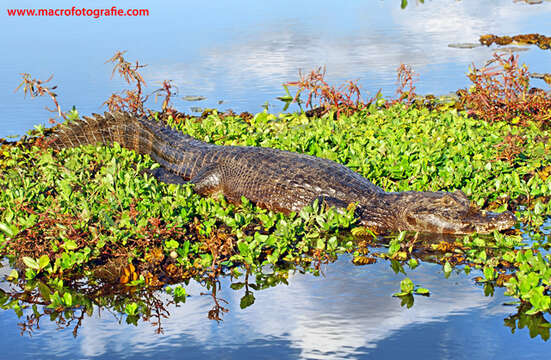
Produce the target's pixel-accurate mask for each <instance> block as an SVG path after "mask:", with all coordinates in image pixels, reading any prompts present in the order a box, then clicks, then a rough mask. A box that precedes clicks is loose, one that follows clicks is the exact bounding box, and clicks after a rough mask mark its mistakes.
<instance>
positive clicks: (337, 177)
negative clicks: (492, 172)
mask: <svg viewBox="0 0 551 360" xmlns="http://www.w3.org/2000/svg"><path fill="white" fill-rule="evenodd" d="M49 141H50V144H51V145H50V146H51V147H53V148H55V149H61V148H66V147H76V146H80V145H85V144H97V143H102V144H106V145H109V144H112V143H113V142H117V143H119V144H120V145H121V146H123V147H125V148H127V149H131V150H134V151H136V152H138V153H140V154H148V155H149V156H151V158H152V159H153V160H154V161H156V162H158V163H159V164H160V165H161V167H160V168H157V169H156V170H155V172H154V174H153V175H155V176H156V177H157V178H158V179H159V180H161V181H164V182H168V183H185V182H190V183H192V184H194V190H195V191H196V192H197V193H199V194H201V195H208V194H219V193H222V194H224V196H225V197H226V198H227V199H228V200H229V201H230V202H233V203H239V202H240V201H241V197H242V196H244V197H245V198H247V199H249V200H250V201H251V202H253V203H255V204H256V205H258V206H260V207H263V208H266V209H269V210H274V211H280V212H284V213H289V212H293V211H294V212H297V211H300V209H302V208H303V207H304V206H307V205H309V204H312V203H313V202H314V200H316V199H318V200H319V201H321V202H322V203H324V204H326V205H327V206H334V207H336V208H337V209H340V210H342V209H344V208H347V206H348V205H349V204H350V203H356V204H357V205H356V210H355V212H356V215H357V216H358V218H359V223H360V224H361V225H364V226H366V227H368V228H370V229H372V230H374V231H375V232H377V233H388V232H394V231H402V230H411V231H419V232H428V233H442V234H468V233H474V232H477V233H488V232H491V231H494V230H504V229H508V228H510V227H512V226H513V225H514V224H515V223H516V218H515V216H514V215H513V213H511V212H509V211H506V212H502V213H493V212H488V211H482V210H480V209H478V207H476V206H474V205H473V204H471V202H470V201H469V199H468V198H467V196H466V195H465V194H464V193H463V192H461V191H455V192H442V191H437V192H417V191H405V192H385V191H384V190H383V189H382V188H380V187H378V186H376V185H374V184H373V183H371V182H370V181H369V180H367V179H366V178H364V177H362V176H361V175H359V174H357V173H356V172H354V171H352V170H350V169H349V168H347V167H345V166H343V165H341V164H338V163H336V162H334V161H331V160H327V159H323V158H319V157H315V156H310V155H305V154H300V153H295V152H290V151H283V150H277V149H271V148H264V147H251V146H221V145H214V144H209V143H206V142H203V141H200V140H197V139H195V138H193V137H191V136H189V135H185V134H183V133H181V132H178V131H176V130H172V129H171V128H169V127H168V126H165V125H163V124H162V123H160V122H157V121H154V120H149V119H146V118H137V117H135V116H132V115H130V114H128V113H124V112H116V113H105V114H104V115H97V114H94V115H93V117H84V118H83V119H80V120H76V121H73V122H71V123H69V124H67V125H62V126H60V128H58V129H57V130H55V131H54V133H53V134H52V135H51V136H50V139H49Z"/></svg>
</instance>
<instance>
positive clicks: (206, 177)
mask: <svg viewBox="0 0 551 360" xmlns="http://www.w3.org/2000/svg"><path fill="white" fill-rule="evenodd" d="M189 182H190V183H192V184H194V185H195V187H194V190H195V192H196V193H198V194H200V195H209V194H213V193H217V192H221V191H222V172H221V171H220V167H219V166H218V164H210V165H207V166H205V167H203V168H201V170H199V172H198V173H197V174H196V175H195V176H194V177H193V178H192V179H191V180H190V181H189Z"/></svg>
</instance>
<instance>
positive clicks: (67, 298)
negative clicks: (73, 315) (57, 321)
mask: <svg viewBox="0 0 551 360" xmlns="http://www.w3.org/2000/svg"><path fill="white" fill-rule="evenodd" d="M63 303H65V306H69V307H71V306H73V297H72V296H71V293H68V292H66V293H65V294H63Z"/></svg>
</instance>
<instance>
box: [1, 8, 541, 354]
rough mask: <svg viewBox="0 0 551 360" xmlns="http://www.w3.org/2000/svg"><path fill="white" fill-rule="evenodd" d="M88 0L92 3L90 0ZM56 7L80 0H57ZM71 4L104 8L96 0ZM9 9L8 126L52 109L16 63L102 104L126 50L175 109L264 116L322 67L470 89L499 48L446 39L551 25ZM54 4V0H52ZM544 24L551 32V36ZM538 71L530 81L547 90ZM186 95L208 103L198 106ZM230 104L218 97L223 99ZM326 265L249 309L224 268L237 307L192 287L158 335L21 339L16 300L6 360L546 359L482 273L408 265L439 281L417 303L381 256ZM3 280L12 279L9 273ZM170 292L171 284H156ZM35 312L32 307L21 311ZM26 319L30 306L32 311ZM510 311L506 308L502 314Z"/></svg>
mask: <svg viewBox="0 0 551 360" xmlns="http://www.w3.org/2000/svg"><path fill="white" fill-rule="evenodd" d="M88 3H89V4H88ZM55 4H56V5H55V6H57V7H60V8H63V7H71V6H73V5H74V2H69V1H57V2H56V3H55ZM91 4H92V3H91V2H86V4H84V3H80V4H78V6H81V5H82V6H90V7H92V6H94V7H97V8H103V7H106V8H110V7H111V6H113V5H114V4H115V3H114V2H112V1H111V2H108V1H94V2H93V5H91ZM2 5H3V9H1V11H2V12H3V13H2V15H0V16H1V21H0V34H2V35H0V45H1V48H2V49H4V50H3V52H2V55H1V56H0V92H1V94H2V97H1V98H0V109H1V111H2V118H1V121H0V137H3V136H7V135H10V134H22V133H24V132H26V131H27V130H29V129H30V128H32V126H33V125H35V124H40V123H46V121H47V119H48V117H49V116H50V114H49V113H47V112H46V111H45V110H44V106H46V105H50V104H49V102H48V101H47V100H44V99H33V100H29V99H23V96H22V94H21V93H16V94H14V93H13V90H14V89H15V87H16V86H17V85H18V83H19V73H22V72H28V73H31V74H32V75H33V76H35V77H39V78H42V79H45V78H48V77H49V76H50V75H51V74H54V80H53V81H52V83H54V84H57V85H58V86H59V89H57V90H56V92H57V93H58V94H59V99H60V102H61V105H62V107H63V108H64V109H68V108H70V107H71V106H73V105H75V106H77V108H78V109H79V111H80V112H81V113H84V114H88V113H91V112H99V111H103V110H104V109H103V108H102V106H101V104H102V102H103V101H105V100H106V98H107V97H108V95H109V94H110V93H112V92H113V91H118V90H120V89H122V88H123V87H124V84H123V83H122V82H121V81H120V80H118V79H110V75H111V67H110V65H107V64H105V61H106V59H108V58H109V57H111V56H112V55H113V53H114V52H115V51H117V50H127V51H128V53H127V58H128V59H129V60H135V59H139V60H140V62H143V63H146V64H148V66H147V68H145V69H144V71H143V74H144V77H145V80H146V82H147V84H148V89H149V91H150V92H151V91H153V90H155V89H156V88H157V87H158V85H159V83H160V82H161V81H162V80H164V79H170V80H173V81H174V83H175V84H176V85H177V86H178V88H179V90H180V91H179V98H178V99H176V101H175V105H176V107H177V108H179V109H181V110H184V111H190V107H191V106H201V107H217V108H221V109H227V108H231V109H233V110H235V111H250V112H256V111H259V110H261V108H260V105H262V104H263V103H265V102H266V101H267V102H268V103H269V104H270V105H271V106H272V107H273V108H272V110H273V111H279V110H281V104H280V103H279V102H278V101H277V100H275V97H276V96H278V95H282V94H283V90H282V87H281V84H282V83H284V82H286V81H292V80H295V79H296V78H297V75H298V71H299V69H303V70H309V69H313V68H316V67H318V66H322V65H325V66H326V67H327V75H328V78H329V80H330V81H332V82H339V81H343V80H346V79H359V81H360V84H361V86H362V89H363V91H364V93H365V94H366V95H371V96H372V95H374V94H375V93H376V92H377V90H378V89H383V92H384V93H385V94H386V95H393V93H394V91H395V71H396V68H397V67H398V66H399V65H400V63H407V64H410V65H412V66H413V67H414V69H415V70H416V71H417V72H418V73H419V74H420V78H419V82H418V83H417V88H418V91H419V92H421V93H436V94H444V93H447V92H449V91H453V90H455V89H457V88H460V87H465V86H467V85H468V84H467V80H466V77H465V72H466V71H467V69H468V66H469V64H471V63H473V62H474V63H476V64H482V63H483V62H484V61H485V60H487V59H488V58H489V57H490V56H491V54H492V52H493V49H488V48H483V47H478V48H475V49H454V48H450V47H448V44H450V43H464V42H476V41H477V39H478V37H479V36H480V35H481V34H486V33H495V34H500V35H514V34H518V33H536V32H537V33H543V34H546V35H550V34H549V33H548V31H549V24H550V23H549V19H550V18H551V3H550V2H548V1H545V2H543V3H542V4H539V5H527V4H525V3H522V2H518V3H514V2H512V1H510V0H507V1H492V0H487V1H483V2H482V1H478V0H477V1H475V0H473V1H444V0H442V1H425V4H416V3H415V2H414V1H410V5H409V6H408V7H407V8H406V9H405V10H402V9H400V1H398V0H395V1H390V0H385V1H380V0H377V1H375V0H374V1H362V2H359V1H358V2H356V1H347V2H344V3H343V2H335V1H324V0H317V1H287V0H282V1H278V2H277V5H270V6H268V5H266V4H265V3H264V2H262V1H236V2H232V3H231V6H229V5H228V4H227V3H225V2H214V1H213V2H210V3H209V2H196V1H194V2H191V1H189V2H188V1H163V2H152V1H117V2H116V6H118V7H119V8H127V7H133V8H147V9H149V10H150V16H149V17H147V18H144V17H141V18H101V19H99V20H95V19H90V18H78V17H74V18H21V17H19V18H16V17H8V16H7V15H6V12H5V8H11V7H13V8H15V7H17V8H26V7H27V8H35V7H36V8H38V7H44V6H46V5H44V3H43V2H41V1H14V0H7V1H4V2H3V3H2ZM48 6H53V5H48ZM546 31H547V33H546ZM519 54H520V56H521V61H524V62H526V63H528V64H529V66H530V69H531V70H532V71H535V72H550V69H549V64H550V62H549V60H550V54H551V52H549V51H547V52H544V51H542V50H539V49H537V48H535V47H532V48H529V50H528V51H523V52H521V53H519ZM537 81H538V80H534V85H536V86H544V85H543V83H538V82H537ZM186 95H202V96H205V97H207V100H204V101H201V102H196V103H190V102H186V101H184V100H183V99H182V97H183V96H186ZM220 100H222V101H223V103H222V104H221V105H219V104H218V102H219V101H220ZM324 274H325V276H321V277H314V276H312V275H309V274H298V273H297V274H295V275H292V276H291V277H290V278H289V285H288V286H286V285H280V286H277V287H274V288H270V289H267V290H263V291H258V292H254V296H255V298H256V300H255V303H254V304H253V305H252V306H250V307H247V308H246V309H241V308H240V305H239V304H240V298H241V297H242V296H243V292H244V290H237V291H234V290H231V289H230V288H229V286H228V285H229V282H228V281H229V280H227V279H222V284H221V285H222V290H221V293H220V294H219V295H220V296H221V297H222V298H224V299H226V300H227V301H228V302H229V303H228V305H226V306H227V307H228V309H229V312H228V313H227V314H225V315H224V316H223V321H222V322H219V323H217V322H215V321H211V320H208V319H207V313H208V311H209V309H210V308H211V307H212V305H213V304H212V299H211V298H210V297H209V296H202V295H200V294H201V292H203V291H205V289H203V288H202V287H201V286H200V285H199V284H197V283H192V284H191V285H189V286H186V290H187V292H188V294H190V295H191V297H190V298H189V299H188V300H187V302H186V303H185V304H183V305H181V306H179V307H176V306H174V305H172V306H170V307H169V309H168V310H169V312H170V316H169V317H168V318H167V319H164V320H163V321H162V327H163V330H164V334H162V335H157V334H156V333H155V327H154V326H152V325H151V323H143V322H140V323H138V325H137V326H134V325H128V324H126V323H125V321H124V318H123V319H122V320H119V318H120V316H119V315H117V314H111V313H109V312H108V311H103V312H102V313H101V316H100V315H98V313H97V312H96V313H95V314H94V315H93V316H92V317H91V318H86V319H84V321H83V322H82V324H81V326H80V329H79V331H78V335H77V337H76V338H75V337H73V334H72V329H73V327H74V326H70V327H69V328H68V329H58V328H57V325H56V324H54V323H52V322H49V321H48V320H47V319H46V318H43V319H42V320H41V322H40V329H38V330H36V331H35V332H34V333H33V335H32V336H29V335H28V334H24V335H20V330H21V329H20V328H19V327H18V326H17V323H18V322H21V321H22V319H18V318H17V317H16V316H15V314H14V313H13V312H12V311H3V312H1V313H0V323H1V325H2V327H1V329H2V330H0V333H1V335H2V336H1V337H0V344H1V346H2V349H3V351H2V352H1V353H0V358H14V359H15V358H17V359H31V358H32V359H35V358H53V357H56V358H62V359H63V358H66V359H75V358H98V359H113V358H132V359H134V358H166V359H176V358H178V359H180V358H184V359H194V358H205V357H206V358H214V357H216V358H219V359H233V358H266V359H271V358H274V359H275V358H277V359H281V358H322V359H332V358H369V357H371V358H377V359H379V358H397V357H403V358H406V357H407V358H409V357H415V358H424V359H446V358H450V359H462V358H465V359H467V358H468V359H494V358H495V359H519V358H536V356H537V357H540V358H544V357H547V356H548V354H549V351H550V350H551V346H550V343H549V342H546V341H545V340H543V339H542V337H541V336H540V335H537V334H532V335H533V336H534V337H532V336H531V334H530V331H529V330H528V329H527V328H523V329H517V330H516V331H515V333H514V334H512V331H511V328H510V327H508V326H505V320H506V319H507V318H509V317H510V316H512V315H513V314H515V313H516V309H515V308H514V307H507V306H504V305H503V303H504V302H506V301H509V300H510V299H508V298H507V297H505V296H503V295H502V293H501V292H499V290H496V294H495V295H494V296H493V297H491V296H490V297H487V296H485V295H484V291H483V289H482V288H481V287H479V286H477V285H475V284H474V282H473V280H472V277H474V275H469V276H468V275H465V274H452V275H451V276H450V278H449V279H445V278H444V276H443V274H442V272H441V267H440V266H437V265H431V264H423V265H421V266H420V267H419V268H418V269H416V270H415V271H411V272H408V276H409V277H410V278H412V280H413V281H414V282H415V283H416V284H419V285H422V286H424V287H427V288H429V289H430V290H431V292H432V295H431V297H429V298H423V297H416V298H415V305H414V306H413V307H412V308H411V309H407V308H405V307H402V306H400V300H399V299H396V298H392V297H391V294H392V293H394V292H396V291H397V290H398V289H399V282H400V280H401V279H402V278H403V277H404V275H403V274H402V275H396V274H394V272H392V270H391V269H390V267H389V264H388V263H386V262H379V263H377V264H375V265H370V266H363V267H355V266H353V265H352V264H351V262H350V258H348V257H347V256H343V257H341V258H340V259H339V260H338V261H337V262H336V263H334V264H329V265H327V266H325V267H324ZM2 286H3V287H6V286H8V285H7V284H2ZM159 296H161V297H162V295H159ZM26 314H28V313H26ZM23 319H24V318H23ZM510 322H511V321H510V320H509V323H510Z"/></svg>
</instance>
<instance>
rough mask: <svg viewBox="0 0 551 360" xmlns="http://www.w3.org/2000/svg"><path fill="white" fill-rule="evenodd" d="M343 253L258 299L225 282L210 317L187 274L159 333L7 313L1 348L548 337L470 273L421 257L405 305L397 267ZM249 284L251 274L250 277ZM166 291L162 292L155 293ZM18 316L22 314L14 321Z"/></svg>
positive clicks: (462, 346) (537, 347) (336, 349)
mask: <svg viewBox="0 0 551 360" xmlns="http://www.w3.org/2000/svg"><path fill="white" fill-rule="evenodd" d="M350 260H351V259H350V258H349V257H348V256H342V257H341V258H340V259H339V260H338V261H337V262H336V263H333V264H330V265H328V266H324V268H323V269H324V273H325V276H321V277H314V276H312V275H309V274H299V273H297V274H294V275H291V276H290V278H289V285H288V286H287V285H279V286H276V287H273V288H269V289H265V290H261V291H253V294H254V296H255V303H254V304H253V305H251V306H249V307H247V308H245V309H241V308H240V305H239V304H240V298H241V297H242V296H243V295H244V293H245V289H244V288H243V289H240V290H231V289H230V288H229V286H228V285H229V283H228V280H227V279H223V280H222V284H221V286H222V291H221V292H219V293H218V296H219V297H221V298H223V299H225V300H227V301H228V304H227V305H226V304H224V306H226V307H227V308H228V309H229V312H228V313H226V314H225V315H223V316H222V318H223V321H221V322H215V321H212V320H208V319H207V313H208V311H209V310H210V309H211V308H212V306H213V301H212V298H211V297H210V296H205V295H201V293H203V292H206V290H205V289H204V288H203V287H202V286H200V285H199V284H197V283H195V282H192V283H191V284H190V285H189V286H186V290H187V293H188V294H189V295H190V297H189V298H188V300H187V301H186V303H185V304H183V305H181V306H179V307H175V306H169V308H168V310H169V312H170V316H169V317H168V318H167V319H162V322H161V324H162V328H163V331H164V333H163V334H162V335H157V334H156V333H155V330H156V328H157V327H156V326H155V325H152V324H151V323H148V322H140V323H138V326H134V325H128V324H126V323H125V321H124V319H123V320H122V321H121V323H119V321H118V320H117V319H116V318H115V316H114V315H112V314H110V313H109V312H107V311H104V312H103V313H101V316H98V315H97V314H96V315H94V316H93V317H92V318H87V317H86V318H85V319H84V321H83V322H82V325H81V327H80V328H79V330H78V336H77V337H76V338H74V337H73V335H72V330H73V328H74V324H75V323H73V325H72V326H69V328H67V329H64V330H59V329H57V326H56V325H55V324H53V323H51V322H49V321H47V319H42V320H41V324H40V327H41V328H40V330H36V331H35V332H34V334H33V336H32V337H29V336H28V335H23V336H21V335H20V329H19V328H18V327H16V326H15V324H14V323H15V322H16V321H17V319H16V318H15V316H14V315H12V313H11V312H10V313H3V314H2V316H1V317H0V321H1V325H2V328H3V330H2V333H3V336H2V339H3V340H2V342H3V343H4V344H10V346H9V347H7V348H5V350H4V353H3V355H4V356H6V357H8V356H10V357H15V358H19V359H31V358H36V357H37V356H40V355H42V356H44V355H45V354H47V355H49V356H54V355H55V357H57V358H60V359H74V358H90V359H113V358H132V359H146V358H163V359H181V358H185V359H201V358H215V357H216V358H221V359H234V358H254V359H281V358H290V359H294V358H308V359H334V358H374V359H380V358H399V357H404V356H406V357H411V356H414V357H415V358H424V359H445V358H451V359H473V358H475V359H478V358H479V359H520V358H532V356H533V355H538V356H543V354H546V353H547V352H548V349H549V344H548V343H546V342H545V341H543V340H542V339H541V337H539V336H538V337H536V338H534V339H532V338H530V335H529V331H528V329H526V328H525V329H520V330H517V332H516V333H515V334H512V333H511V330H510V329H509V328H508V327H506V326H504V319H505V318H507V317H508V316H509V315H510V314H511V313H514V312H515V311H514V308H512V307H508V306H504V305H503V302H504V301H506V300H508V299H506V298H505V297H504V296H503V295H502V294H501V293H499V292H498V293H497V294H496V295H495V296H493V297H486V296H484V292H483V291H482V290H481V289H480V288H479V287H478V286H473V281H472V279H471V277H472V276H466V275H464V274H459V273H453V274H452V275H451V276H450V277H449V278H448V279H447V280H445V279H444V276H443V274H442V272H441V266H439V265H433V264H426V263H423V264H422V265H421V266H420V267H418V268H417V269H415V271H411V272H408V276H409V277H410V278H411V279H412V280H413V281H414V282H415V283H417V284H420V285H423V286H426V287H428V288H429V289H430V290H431V296H430V297H428V298H426V297H417V296H416V297H415V304H414V306H413V307H412V308H410V309H407V308H405V307H401V306H400V300H399V299H397V298H393V297H391V295H392V293H393V292H396V291H397V290H398V289H399V282H400V280H401V279H402V278H403V277H404V276H403V275H396V274H394V273H393V272H392V271H391V270H390V268H389V265H388V263H386V262H384V261H379V262H378V263H376V264H374V265H369V266H359V267H357V266H353V265H351V262H350ZM251 283H254V281H251ZM161 297H162V296H161ZM19 321H21V319H20V320H19Z"/></svg>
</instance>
